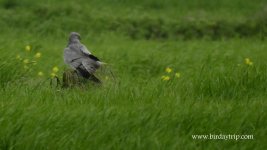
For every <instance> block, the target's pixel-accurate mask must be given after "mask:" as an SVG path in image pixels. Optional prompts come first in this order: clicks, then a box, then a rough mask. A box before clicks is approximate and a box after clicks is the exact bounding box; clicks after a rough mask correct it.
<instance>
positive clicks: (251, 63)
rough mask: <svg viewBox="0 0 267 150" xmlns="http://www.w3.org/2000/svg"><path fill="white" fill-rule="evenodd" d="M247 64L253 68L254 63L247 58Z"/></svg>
mask: <svg viewBox="0 0 267 150" xmlns="http://www.w3.org/2000/svg"><path fill="white" fill-rule="evenodd" d="M245 64H247V65H249V66H252V65H253V62H252V61H251V60H250V59H249V58H245Z"/></svg>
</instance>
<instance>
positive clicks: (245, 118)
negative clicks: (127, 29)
mask: <svg viewBox="0 0 267 150" xmlns="http://www.w3.org/2000/svg"><path fill="white" fill-rule="evenodd" d="M79 2H83V3H84V1H82V0H80V1H79ZM138 2H139V1H138ZM218 2H219V3H220V4H221V5H220V6H218V5H216V4H215V2H213V1H208V0H206V1H203V2H202V1H201V2H198V3H193V1H192V2H191V1H189V2H184V1H170V3H165V2H163V1H155V2H154V1H149V0H148V1H144V2H143V1H142V2H141V1H140V2H139V3H138V4H137V3H136V2H133V1H120V0H118V1H117V3H111V2H109V1H101V2H97V1H90V2H88V3H86V4H85V5H80V4H79V3H74V2H71V1H66V2H65V3H64V4H63V3H62V2H61V3H59V2H53V1H47V2H44V1H40V2H39V3H37V2H35V1H30V0H28V1H26V0H25V1H12V3H11V4H6V3H9V1H2V3H1V4H2V8H1V9H0V11H1V13H2V15H1V18H2V20H1V21H0V24H1V25H2V28H1V29H0V30H2V31H3V32H2V37H4V38H1V39H0V51H1V56H0V60H1V63H0V69H1V72H0V81H1V84H0V85H1V87H0V95H1V98H0V149H3V150H4V149H219V148H222V147H223V148H225V149H266V147H267V145H266V144H265V139H266V138H265V135H266V133H267V129H266V125H267V122H266V120H267V119H266V118H267V114H266V111H265V108H266V105H267V103H266V100H265V98H266V96H267V95H266V91H267V88H266V83H267V77H266V75H267V66H266V64H265V60H266V57H267V53H266V51H265V49H266V44H265V40H264V39H262V38H259V37H246V38H237V37H235V38H229V37H227V38H221V39H217V40H212V39H206V38H203V39H202V38H201V39H198V38H197V39H194V38H193V39H190V40H177V39H176V38H168V39H157V38H156V39H150V40H146V39H145V38H142V37H137V38H131V37H130V36H128V35H127V34H121V33H120V31H119V30H112V31H111V30H106V29H105V30H103V29H102V27H103V28H104V27H105V25H106V23H111V24H112V22H113V21H114V20H115V21H116V20H120V19H125V18H126V20H127V18H128V19H129V18H130V19H132V20H137V21H138V20H140V19H142V18H143V17H144V16H145V17H149V18H150V19H152V20H153V19H155V18H161V19H163V20H164V22H168V23H169V22H171V20H173V19H175V18H176V19H178V20H180V19H181V18H182V17H183V16H186V15H188V14H191V15H192V16H196V14H195V13H196V12H198V11H199V10H200V9H201V10H202V11H203V12H204V14H206V15H207V16H208V20H210V19H211V20H212V18H216V19H218V20H220V19H225V20H228V21H230V22H235V19H241V20H242V18H246V17H247V15H248V14H255V13H257V12H258V11H259V10H262V7H263V4H264V3H263V2H262V1H259V3H255V2H250V1H241V0H236V1H234V2H233V3H229V1H218ZM3 3H4V4H3ZM182 4H183V5H182ZM245 4H249V5H245ZM126 6H127V7H126ZM243 6H246V7H243ZM177 8H180V9H181V12H182V13H181V14H179V13H177V12H176V11H175V10H176V9H177ZM188 8H190V9H192V11H189V10H188ZM210 8H213V9H210ZM98 9H99V10H98ZM113 10H118V11H115V12H114V13H112V12H113ZM216 10H218V11H216ZM234 11H236V12H237V13H235V15H231V14H234V13H233V12H234ZM38 12H39V14H38ZM127 12H132V13H131V14H127ZM158 12H160V13H158ZM224 12H227V13H226V15H224ZM111 14H112V15H111ZM141 14H143V15H144V16H142V15H141ZM171 14H175V15H171ZM227 14H229V15H231V18H228V17H227ZM10 15H11V16H12V17H10ZM86 18H89V20H90V21H92V20H93V21H94V22H89V21H85V22H83V21H82V20H86ZM102 20H106V21H104V22H102ZM178 22H179V21H178ZM64 23H67V24H65V26H63V25H64ZM86 25H88V26H86ZM89 27H90V28H89ZM122 27H124V26H123V25H122ZM168 30H171V29H168ZM70 31H79V32H80V33H81V35H82V42H83V43H84V44H85V45H87V46H88V48H89V49H90V50H91V51H92V52H93V54H95V55H96V56H98V57H99V58H100V59H101V60H103V61H105V62H107V63H108V64H109V65H108V66H107V70H112V72H113V73H114V75H115V77H116V79H115V80H113V79H112V75H111V74H110V72H108V71H107V72H102V74H103V76H108V77H109V79H108V80H104V84H103V86H102V87H98V86H93V85H91V84H88V87H85V88H80V87H74V88H69V89H62V88H60V87H55V86H51V85H50V82H49V79H48V78H49V76H50V73H51V71H52V68H53V67H54V66H58V67H59V72H58V75H59V76H60V77H61V75H62V72H63V70H64V69H65V68H67V66H65V65H64V63H63V59H62V53H63V49H64V47H65V45H66V43H67V39H68V34H69V32H70ZM26 45H31V46H32V51H31V52H25V50H24V47H25V46H26ZM36 52H41V53H42V56H41V58H39V59H37V64H36V65H30V66H29V67H30V69H29V70H25V69H24V68H23V66H24V64H23V62H22V61H19V60H16V55H17V54H20V55H21V57H23V59H24V58H28V59H29V60H30V61H31V60H35V59H34V58H33V56H34V54H35V53H36ZM246 58H249V59H250V60H251V61H252V62H253V65H252V66H250V65H247V64H245V59H246ZM166 67H170V68H172V72H171V73H166V72H165V68H166ZM39 71H42V72H43V73H44V76H43V77H38V76H37V73H38V72H39ZM175 72H179V73H180V74H181V77H180V78H175V77H174V74H175ZM163 75H168V76H170V77H171V79H170V80H169V81H163V80H162V79H161V77H162V76H163ZM193 134H226V135H227V134H240V135H243V134H245V135H248V134H252V135H254V139H253V140H237V141H236V140H227V141H226V140H193V139H192V135H193Z"/></svg>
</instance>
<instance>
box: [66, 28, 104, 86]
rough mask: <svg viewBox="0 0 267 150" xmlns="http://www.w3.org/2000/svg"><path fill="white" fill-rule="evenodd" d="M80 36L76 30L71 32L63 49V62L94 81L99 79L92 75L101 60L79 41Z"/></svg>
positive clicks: (98, 81) (97, 81)
mask: <svg viewBox="0 0 267 150" xmlns="http://www.w3.org/2000/svg"><path fill="white" fill-rule="evenodd" d="M80 40H81V36H80V34H79V33H77V32H71V33H70V36H69V43H68V45H67V47H66V48H65V49H64V62H65V63H66V64H67V65H69V66H70V67H71V68H72V69H74V70H76V72H77V73H78V74H79V75H80V76H82V77H84V78H86V79H89V80H92V81H94V82H96V83H101V81H100V80H99V79H98V78H96V77H95V76H94V73H95V72H96V70H97V69H98V68H99V67H100V66H101V64H102V63H101V61H100V60H99V59H98V58H97V57H95V56H94V55H92V54H91V52H90V51H89V50H88V49H87V48H86V46H85V45H83V44H82V43H81V42H80Z"/></svg>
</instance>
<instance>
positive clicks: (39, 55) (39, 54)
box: [34, 52, 42, 58]
mask: <svg viewBox="0 0 267 150" xmlns="http://www.w3.org/2000/svg"><path fill="white" fill-rule="evenodd" d="M41 56H42V54H41V53H40V52H38V53H36V54H35V55H34V57H35V58H40V57H41Z"/></svg>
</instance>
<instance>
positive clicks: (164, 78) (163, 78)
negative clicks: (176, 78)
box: [161, 76, 170, 81]
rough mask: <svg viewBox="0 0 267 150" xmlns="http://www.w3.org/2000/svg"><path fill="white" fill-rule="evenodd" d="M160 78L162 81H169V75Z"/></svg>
mask: <svg viewBox="0 0 267 150" xmlns="http://www.w3.org/2000/svg"><path fill="white" fill-rule="evenodd" d="M161 79H162V80H163V81H169V80H170V77H169V76H162V77H161Z"/></svg>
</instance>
